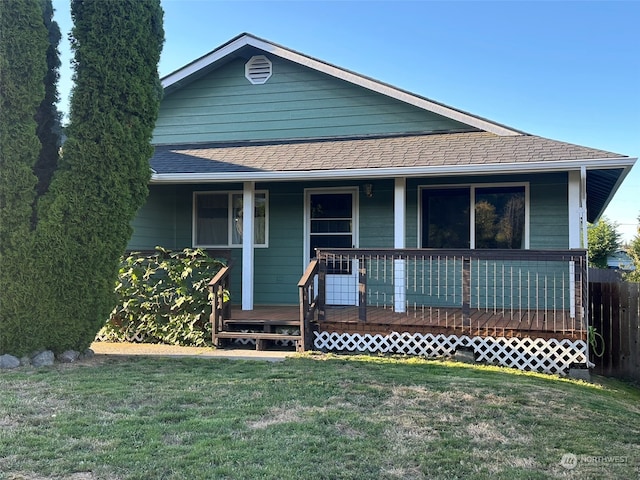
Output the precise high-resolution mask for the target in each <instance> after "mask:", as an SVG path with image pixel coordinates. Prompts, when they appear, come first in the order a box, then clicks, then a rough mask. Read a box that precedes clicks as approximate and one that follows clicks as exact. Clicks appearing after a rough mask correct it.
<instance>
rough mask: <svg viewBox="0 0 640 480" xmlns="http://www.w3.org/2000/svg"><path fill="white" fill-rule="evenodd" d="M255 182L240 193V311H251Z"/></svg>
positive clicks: (244, 187) (248, 184)
mask: <svg viewBox="0 0 640 480" xmlns="http://www.w3.org/2000/svg"><path fill="white" fill-rule="evenodd" d="M255 186H256V185H255V182H244V184H243V191H242V309H243V310H253V227H254V219H253V216H254V214H253V212H254V210H255V200H254V198H255V197H254V193H255Z"/></svg>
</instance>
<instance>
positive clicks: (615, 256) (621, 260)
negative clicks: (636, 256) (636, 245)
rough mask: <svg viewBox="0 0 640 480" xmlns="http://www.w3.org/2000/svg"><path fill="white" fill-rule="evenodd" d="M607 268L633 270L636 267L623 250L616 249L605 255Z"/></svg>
mask: <svg viewBox="0 0 640 480" xmlns="http://www.w3.org/2000/svg"><path fill="white" fill-rule="evenodd" d="M607 268H612V269H615V270H624V271H627V272H633V271H634V270H635V269H636V267H635V265H634V264H633V259H632V258H631V257H630V256H629V254H628V253H627V252H625V251H624V250H621V249H620V250H616V251H615V252H613V253H612V254H611V255H609V256H608V257H607Z"/></svg>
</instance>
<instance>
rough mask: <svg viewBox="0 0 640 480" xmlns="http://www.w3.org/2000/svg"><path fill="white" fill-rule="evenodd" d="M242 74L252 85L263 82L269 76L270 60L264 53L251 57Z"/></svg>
mask: <svg viewBox="0 0 640 480" xmlns="http://www.w3.org/2000/svg"><path fill="white" fill-rule="evenodd" d="M244 76H245V77H247V80H249V81H250V82H251V83H253V84H254V85H260V84H263V83H265V82H266V81H267V80H269V78H271V61H270V60H269V59H268V58H267V57H265V56H264V55H256V56H255V57H251V58H250V59H249V61H248V62H247V63H246V64H245V66H244Z"/></svg>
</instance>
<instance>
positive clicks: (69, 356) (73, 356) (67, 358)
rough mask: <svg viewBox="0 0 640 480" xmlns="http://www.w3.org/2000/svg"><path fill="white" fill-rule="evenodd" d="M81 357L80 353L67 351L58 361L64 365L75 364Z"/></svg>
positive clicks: (59, 356)
mask: <svg viewBox="0 0 640 480" xmlns="http://www.w3.org/2000/svg"><path fill="white" fill-rule="evenodd" d="M79 357H80V352H76V351H75V350H67V351H66V352H62V353H61V354H60V355H58V360H59V361H60V362H62V363H73V362H75V361H76V360H78V358H79Z"/></svg>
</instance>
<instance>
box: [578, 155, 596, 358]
mask: <svg viewBox="0 0 640 480" xmlns="http://www.w3.org/2000/svg"><path fill="white" fill-rule="evenodd" d="M580 222H581V224H580V226H581V227H582V228H581V233H582V235H581V238H580V245H581V246H582V248H583V249H585V250H587V249H588V248H589V240H588V239H589V237H588V235H587V167H586V166H584V165H582V166H581V167H580ZM585 262H587V265H586V269H585V278H584V281H585V282H586V288H583V292H585V295H586V297H587V298H583V299H582V301H583V308H582V311H583V315H584V325H585V327H586V328H587V341H586V347H585V352H584V354H585V363H586V364H587V368H593V367H595V364H593V363H591V362H590V361H589V298H588V297H589V260H588V255H587V258H586V259H585Z"/></svg>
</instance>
